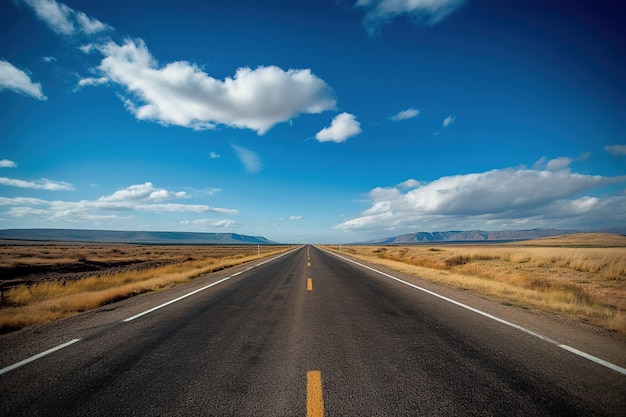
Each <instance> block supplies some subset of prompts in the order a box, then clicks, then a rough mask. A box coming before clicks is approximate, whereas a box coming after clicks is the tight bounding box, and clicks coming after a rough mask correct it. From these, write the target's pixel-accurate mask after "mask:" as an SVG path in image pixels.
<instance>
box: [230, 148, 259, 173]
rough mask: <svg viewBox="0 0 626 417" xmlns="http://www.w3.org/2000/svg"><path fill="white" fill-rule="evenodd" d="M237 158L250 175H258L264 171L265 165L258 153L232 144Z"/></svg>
mask: <svg viewBox="0 0 626 417" xmlns="http://www.w3.org/2000/svg"><path fill="white" fill-rule="evenodd" d="M231 146H232V147H233V149H234V150H235V153H236V154H237V157H238V158H239V160H240V161H241V163H242V164H243V166H244V168H245V169H246V172H248V173H250V174H256V173H257V172H259V171H261V169H263V163H262V162H261V158H259V156H258V155H257V154H256V152H254V151H251V150H250V149H248V148H244V147H243V146H238V145H234V144H231Z"/></svg>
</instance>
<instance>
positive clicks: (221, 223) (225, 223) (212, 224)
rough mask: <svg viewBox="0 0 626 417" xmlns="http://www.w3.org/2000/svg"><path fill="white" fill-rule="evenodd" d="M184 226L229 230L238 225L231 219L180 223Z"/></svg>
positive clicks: (184, 221)
mask: <svg viewBox="0 0 626 417" xmlns="http://www.w3.org/2000/svg"><path fill="white" fill-rule="evenodd" d="M180 224H182V225H194V226H199V227H203V228H216V227H222V228H228V227H232V226H235V225H236V224H237V221H236V220H229V219H198V220H183V221H181V222H180Z"/></svg>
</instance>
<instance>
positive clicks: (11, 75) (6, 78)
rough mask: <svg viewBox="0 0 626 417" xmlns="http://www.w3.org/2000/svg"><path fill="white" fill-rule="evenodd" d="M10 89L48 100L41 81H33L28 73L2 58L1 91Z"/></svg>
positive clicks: (0, 63)
mask: <svg viewBox="0 0 626 417" xmlns="http://www.w3.org/2000/svg"><path fill="white" fill-rule="evenodd" d="M4 89H9V90H11V91H14V92H16V93H19V94H23V95H26V96H31V97H33V98H36V99H37V100H47V99H48V98H47V97H46V96H45V95H44V94H43V90H42V88H41V84H40V83H33V81H32V80H31V79H30V77H29V76H28V74H26V73H25V72H24V71H22V70H20V69H17V68H16V67H15V66H14V65H13V64H11V63H10V62H8V61H5V60H0V91H2V90H4Z"/></svg>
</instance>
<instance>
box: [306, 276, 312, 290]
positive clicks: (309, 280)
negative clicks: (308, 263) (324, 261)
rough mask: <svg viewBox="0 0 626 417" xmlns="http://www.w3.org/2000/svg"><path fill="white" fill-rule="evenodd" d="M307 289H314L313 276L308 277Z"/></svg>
mask: <svg viewBox="0 0 626 417" xmlns="http://www.w3.org/2000/svg"><path fill="white" fill-rule="evenodd" d="M306 289H307V291H313V279H312V278H307V279H306Z"/></svg>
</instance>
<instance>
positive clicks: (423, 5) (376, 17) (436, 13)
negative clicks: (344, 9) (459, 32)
mask: <svg viewBox="0 0 626 417" xmlns="http://www.w3.org/2000/svg"><path fill="white" fill-rule="evenodd" d="M462 3H463V0H358V1H357V2H356V4H355V7H357V8H362V9H364V10H365V17H364V18H363V25H364V26H365V28H366V29H367V30H368V31H369V32H370V34H375V33H376V32H377V31H378V30H379V28H380V26H382V25H385V24H387V23H389V22H390V21H391V20H392V19H394V18H396V17H398V16H402V15H406V16H409V17H410V18H411V19H412V20H413V21H414V22H416V23H418V24H424V25H427V26H431V25H434V24H437V23H439V22H441V21H442V20H443V19H444V18H446V17H447V16H448V15H449V14H450V13H452V12H453V11H454V10H455V9H457V8H458V7H459V6H460V5H461V4H462Z"/></svg>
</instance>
